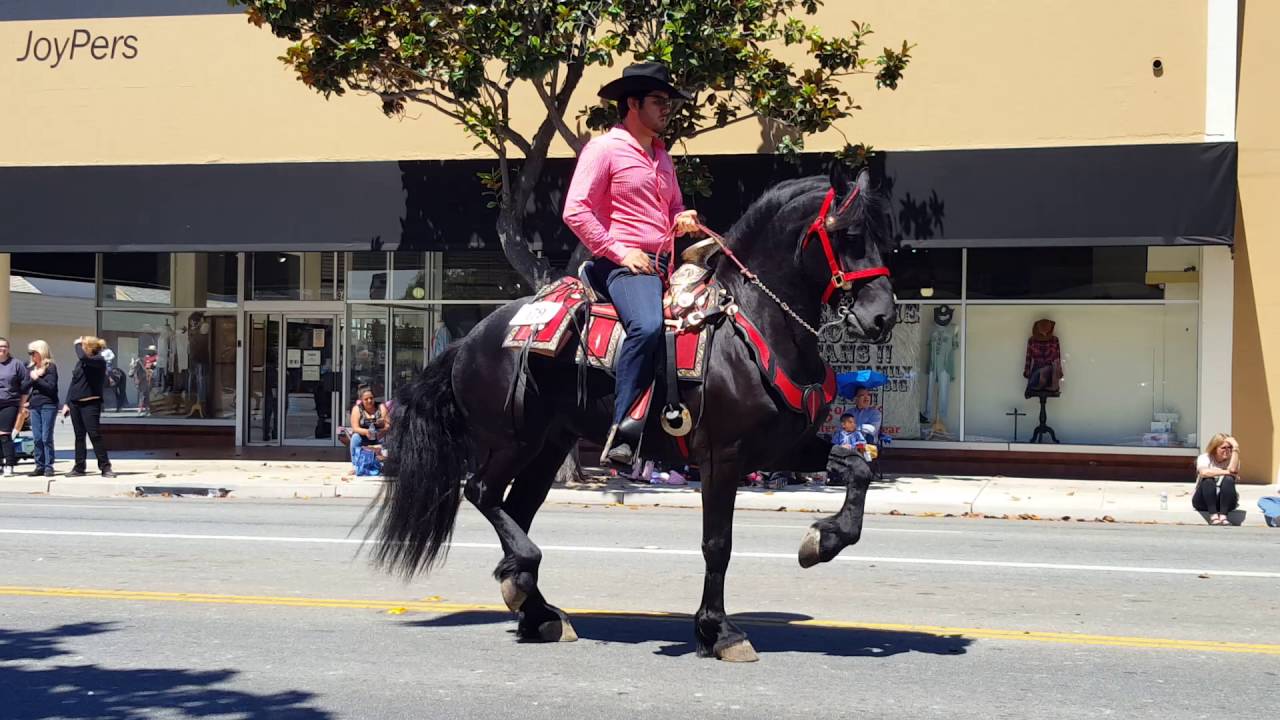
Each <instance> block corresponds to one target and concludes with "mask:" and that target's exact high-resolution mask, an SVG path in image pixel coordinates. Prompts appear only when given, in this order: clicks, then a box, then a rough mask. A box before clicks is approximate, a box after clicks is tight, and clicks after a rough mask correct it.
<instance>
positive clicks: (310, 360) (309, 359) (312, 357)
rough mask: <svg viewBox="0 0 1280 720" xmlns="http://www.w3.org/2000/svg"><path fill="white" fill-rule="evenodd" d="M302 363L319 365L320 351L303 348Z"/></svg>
mask: <svg viewBox="0 0 1280 720" xmlns="http://www.w3.org/2000/svg"><path fill="white" fill-rule="evenodd" d="M302 364H303V365H319V364H320V351H319V350H303V351H302Z"/></svg>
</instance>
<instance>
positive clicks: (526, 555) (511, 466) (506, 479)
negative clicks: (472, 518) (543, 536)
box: [466, 446, 578, 642]
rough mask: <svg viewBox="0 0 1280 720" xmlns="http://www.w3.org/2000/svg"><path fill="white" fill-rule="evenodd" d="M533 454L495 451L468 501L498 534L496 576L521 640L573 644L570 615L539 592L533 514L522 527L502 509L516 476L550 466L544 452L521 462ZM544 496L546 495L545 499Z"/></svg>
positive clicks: (471, 482) (471, 484) (472, 481)
mask: <svg viewBox="0 0 1280 720" xmlns="http://www.w3.org/2000/svg"><path fill="white" fill-rule="evenodd" d="M528 452H529V448H528V447H527V446H517V447H514V448H504V449H502V450H498V451H496V452H494V453H493V455H492V456H491V457H490V459H489V461H488V462H487V463H485V465H484V467H483V468H481V469H480V471H479V472H477V473H476V474H475V475H472V476H471V477H470V478H468V480H467V487H466V497H467V499H468V500H470V501H471V504H473V505H475V506H476V509H477V510H479V511H480V513H481V514H482V515H484V516H485V518H486V519H487V520H488V521H489V523H490V524H492V525H493V529H494V530H495V531H496V532H497V533H498V542H499V543H500V544H501V545H502V553H503V557H502V560H501V561H500V562H499V563H498V567H497V569H496V570H494V577H495V578H496V579H497V580H498V581H499V582H500V583H501V586H502V599H503V601H504V602H506V604H507V607H508V608H509V609H510V610H511V611H512V612H514V613H516V614H517V616H518V617H519V620H520V622H519V625H518V626H517V638H518V639H519V640H522V641H542V642H558V641H565V642H570V641H573V640H577V639H578V636H577V634H576V633H575V632H574V631H573V626H572V625H570V624H569V619H568V617H566V616H565V615H564V613H562V612H560V611H559V610H557V609H555V608H552V607H551V606H550V605H548V604H547V603H546V601H545V600H544V599H543V597H542V593H541V592H539V590H538V566H539V565H541V563H542V551H541V550H539V549H538V546H537V545H535V544H534V543H533V541H532V540H530V539H529V535H528V533H527V532H526V528H527V526H528V522H529V521H532V512H528V511H526V512H527V517H528V520H527V521H526V524H525V526H524V527H522V526H521V524H520V523H519V522H517V521H516V520H515V519H514V518H513V517H512V516H511V514H510V513H508V511H507V509H506V508H505V507H504V505H503V498H502V496H503V494H504V493H505V492H506V489H507V486H508V485H510V484H511V480H512V477H513V475H515V474H516V473H519V474H520V476H522V477H527V475H526V472H527V471H528V470H530V469H537V468H535V467H534V466H541V465H542V464H543V462H546V459H545V457H544V456H543V454H542V453H541V452H539V454H538V455H536V456H535V458H534V460H533V461H532V462H526V461H524V460H522V459H521V458H522V457H527V453H528ZM562 459H563V458H562ZM522 466H524V467H522ZM553 472H554V471H553ZM513 492H514V490H513ZM545 496H546V493H545V491H544V492H543V493H542V497H544V498H545ZM533 509H534V510H536V509H537V508H536V507H534V508H533Z"/></svg>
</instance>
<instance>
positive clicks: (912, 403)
mask: <svg viewBox="0 0 1280 720" xmlns="http://www.w3.org/2000/svg"><path fill="white" fill-rule="evenodd" d="M920 313H921V309H920V305H918V304H905V305H898V320H897V324H896V325H895V326H894V328H893V333H892V335H890V337H889V339H888V340H886V341H885V342H884V343H881V344H879V345H874V344H871V343H867V342H865V341H861V340H859V339H857V338H855V337H853V336H852V333H850V332H849V330H848V329H847V328H846V327H845V326H843V325H839V326H835V327H830V328H827V330H826V331H825V332H823V333H822V339H821V341H820V343H819V346H818V349H819V351H820V352H821V353H822V356H823V357H824V358H826V361H827V362H828V363H830V364H831V366H832V367H833V368H835V371H836V372H837V373H842V372H850V371H853V370H863V369H871V370H876V371H877V372H881V373H884V375H885V377H887V378H889V382H888V383H886V384H885V385H884V386H883V387H880V388H878V389H876V390H874V391H873V395H872V404H873V405H877V406H879V407H881V408H883V409H884V422H883V424H882V425H881V427H880V429H881V432H883V433H886V434H888V435H890V436H892V437H894V438H901V439H914V438H919V437H920V408H921V407H922V402H923V399H924V398H923V392H924V388H923V387H922V383H921V367H922V364H923V362H924V360H925V359H926V353H927V352H928V349H929V345H928V336H927V335H925V334H924V333H925V328H924V327H923V325H922V322H921V316H920ZM831 319H832V318H831V317H830V316H826V311H825V310H824V317H823V322H827V321H829V320H831ZM852 409H853V398H844V397H840V398H836V401H835V403H833V404H832V406H831V415H830V417H828V418H827V422H826V423H825V424H824V425H823V426H822V432H823V433H826V434H831V433H834V432H835V430H836V429H837V426H838V424H839V421H840V416H841V415H842V414H844V413H846V412H851V411H852Z"/></svg>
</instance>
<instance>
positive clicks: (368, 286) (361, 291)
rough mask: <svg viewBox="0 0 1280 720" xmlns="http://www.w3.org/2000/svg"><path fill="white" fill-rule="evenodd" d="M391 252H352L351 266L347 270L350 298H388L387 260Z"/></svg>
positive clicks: (348, 295) (348, 297)
mask: <svg viewBox="0 0 1280 720" xmlns="http://www.w3.org/2000/svg"><path fill="white" fill-rule="evenodd" d="M389 256H390V253H384V252H354V253H351V267H350V269H349V270H348V271H347V299H348V300H386V299H387V280H388V278H387V261H388V259H389Z"/></svg>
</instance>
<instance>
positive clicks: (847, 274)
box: [800, 187, 889, 305]
mask: <svg viewBox="0 0 1280 720" xmlns="http://www.w3.org/2000/svg"><path fill="white" fill-rule="evenodd" d="M860 191H861V189H860V188H857V187H855V188H854V189H853V193H852V194H851V195H849V199H848V200H845V201H844V202H843V203H841V205H840V208H839V209H838V210H836V215H837V216H839V215H840V214H842V213H843V212H844V211H845V210H848V209H849V206H850V205H852V204H853V201H854V199H855V198H857V197H858V193H859V192H860ZM835 199H836V190H835V188H832V189H830V190H828V191H827V197H826V198H825V199H824V200H823V201H822V210H820V211H819V212H818V218H817V219H816V220H814V221H813V225H811V226H809V232H807V233H805V236H804V241H803V242H802V243H801V244H800V249H801V250H803V249H805V248H806V247H808V246H809V238H811V237H813V236H814V234H815V233H816V234H817V236H818V237H819V238H820V239H821V240H822V252H823V253H825V254H826V256H827V265H828V266H829V267H830V268H831V280H830V282H828V283H827V289H826V292H824V293H822V302H823V304H824V305H825V304H826V303H827V301H828V300H830V299H831V295H832V293H834V292H835V291H836V290H848V289H850V288H852V287H853V283H854V282H856V281H858V280H866V279H867V278H874V277H889V268H887V267H884V266H881V267H873V268H866V269H864V270H845V269H844V268H843V267H841V266H840V260H839V259H837V258H836V251H835V248H833V247H831V236H830V235H829V234H828V233H827V220H828V213H830V212H831V203H833V202H835Z"/></svg>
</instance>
